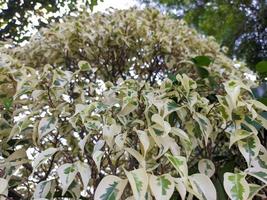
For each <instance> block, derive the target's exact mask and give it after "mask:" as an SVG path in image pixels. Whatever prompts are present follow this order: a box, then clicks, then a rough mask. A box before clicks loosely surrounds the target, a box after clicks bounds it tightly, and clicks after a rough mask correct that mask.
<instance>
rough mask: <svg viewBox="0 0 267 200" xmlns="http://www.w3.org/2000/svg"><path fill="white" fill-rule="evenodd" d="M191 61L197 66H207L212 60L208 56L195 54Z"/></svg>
mask: <svg viewBox="0 0 267 200" xmlns="http://www.w3.org/2000/svg"><path fill="white" fill-rule="evenodd" d="M192 61H193V62H194V63H195V64H196V65H197V66H209V65H210V63H211V62H212V60H211V59H210V57H209V56H196V57H194V58H192Z"/></svg>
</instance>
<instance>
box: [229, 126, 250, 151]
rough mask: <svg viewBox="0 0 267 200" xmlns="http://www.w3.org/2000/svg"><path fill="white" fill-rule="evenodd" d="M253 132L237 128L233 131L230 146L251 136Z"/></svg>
mask: <svg viewBox="0 0 267 200" xmlns="http://www.w3.org/2000/svg"><path fill="white" fill-rule="evenodd" d="M252 134H253V133H252V132H248V131H246V130H242V129H237V130H235V131H234V132H233V133H231V135H230V144H229V148H230V147H231V146H232V145H233V144H234V143H236V142H237V141H239V140H242V139H245V138H247V137H249V136H251V135H252Z"/></svg>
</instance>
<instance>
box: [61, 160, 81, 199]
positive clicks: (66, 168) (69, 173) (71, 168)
mask: <svg viewBox="0 0 267 200" xmlns="http://www.w3.org/2000/svg"><path fill="white" fill-rule="evenodd" d="M57 173H58V176H59V180H60V182H61V184H62V195H64V194H65V193H66V192H67V190H68V188H69V186H70V184H71V183H72V181H73V180H74V178H75V176H76V174H77V168H76V167H75V165H74V164H70V163H66V164H63V165H61V166H60V167H59V168H58V169H57Z"/></svg>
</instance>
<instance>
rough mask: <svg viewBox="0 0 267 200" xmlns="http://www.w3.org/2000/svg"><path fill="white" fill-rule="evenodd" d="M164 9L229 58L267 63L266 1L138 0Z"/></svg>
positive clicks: (252, 65)
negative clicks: (209, 39) (217, 45)
mask: <svg viewBox="0 0 267 200" xmlns="http://www.w3.org/2000/svg"><path fill="white" fill-rule="evenodd" d="M140 1H141V2H146V3H148V4H151V3H152V2H154V3H157V4H159V5H164V6H166V8H167V9H166V10H167V11H171V12H172V13H174V14H175V16H177V17H184V19H185V20H186V21H187V22H188V23H189V24H192V25H194V26H195V27H196V28H197V29H198V30H200V31H201V32H203V33H204V34H206V35H212V36H214V37H215V38H216V40H217V41H218V42H219V43H222V44H223V45H225V46H227V47H229V52H228V54H229V55H232V56H237V57H238V58H244V59H245V60H246V61H247V63H249V64H250V67H251V68H253V69H254V67H255V64H256V63H258V62H259V61H262V60H267V1H265V0H234V1H226V0H209V1H207V0H181V1H177V0H140Z"/></svg>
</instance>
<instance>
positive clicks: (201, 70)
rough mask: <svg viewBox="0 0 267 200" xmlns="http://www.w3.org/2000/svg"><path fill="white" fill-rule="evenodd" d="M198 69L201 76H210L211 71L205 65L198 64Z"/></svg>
mask: <svg viewBox="0 0 267 200" xmlns="http://www.w3.org/2000/svg"><path fill="white" fill-rule="evenodd" d="M196 69H197V73H198V75H199V76H200V77H201V78H208V77H209V75H210V73H209V71H208V70H207V69H205V68H204V67H200V66H197V67H196Z"/></svg>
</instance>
